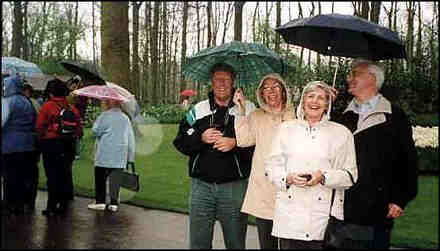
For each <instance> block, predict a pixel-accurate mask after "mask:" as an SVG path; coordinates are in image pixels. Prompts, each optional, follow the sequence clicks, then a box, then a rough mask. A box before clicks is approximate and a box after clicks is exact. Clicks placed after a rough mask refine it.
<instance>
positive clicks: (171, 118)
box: [141, 104, 186, 124]
mask: <svg viewBox="0 0 440 251" xmlns="http://www.w3.org/2000/svg"><path fill="white" fill-rule="evenodd" d="M185 112H186V110H184V109H183V108H182V107H180V106H179V105H176V104H162V105H151V106H143V107H141V114H142V116H143V117H144V118H146V119H148V118H154V119H156V120H157V121H159V123H161V124H177V123H179V122H180V120H182V118H183V116H184V115H185Z"/></svg>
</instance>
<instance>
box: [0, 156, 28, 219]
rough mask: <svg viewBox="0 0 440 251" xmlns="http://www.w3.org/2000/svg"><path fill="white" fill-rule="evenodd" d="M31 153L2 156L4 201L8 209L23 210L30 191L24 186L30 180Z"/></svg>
mask: <svg viewBox="0 0 440 251" xmlns="http://www.w3.org/2000/svg"><path fill="white" fill-rule="evenodd" d="M32 157H33V152H32V151H29V152H17V153H7V154H2V162H3V163H2V167H3V171H4V174H3V175H4V177H3V178H4V191H3V192H4V199H5V203H6V204H7V207H8V208H10V209H13V210H14V209H23V207H24V205H25V202H26V198H27V197H29V196H30V194H29V193H30V191H29V190H27V189H26V184H28V183H30V181H31V179H32V174H33V173H32V170H33V158H32Z"/></svg>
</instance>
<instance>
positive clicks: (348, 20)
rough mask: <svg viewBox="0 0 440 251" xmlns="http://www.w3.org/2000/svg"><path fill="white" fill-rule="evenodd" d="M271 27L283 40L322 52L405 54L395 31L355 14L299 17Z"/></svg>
mask: <svg viewBox="0 0 440 251" xmlns="http://www.w3.org/2000/svg"><path fill="white" fill-rule="evenodd" d="M275 30H276V31H277V32H279V33H280V34H281V36H282V37H283V38H284V40H285V41H286V42H287V43H289V44H294V45H299V46H302V47H305V48H307V49H311V50H314V51H317V52H319V53H321V54H324V55H331V56H341V57H352V58H356V57H360V58H366V59H370V60H383V59H391V58H406V53H405V46H404V44H403V42H402V41H401V40H400V38H399V36H398V34H397V33H396V32H394V31H391V30H389V29H387V28H385V27H383V26H380V25H378V24H375V23H372V22H369V21H367V20H365V19H363V18H360V17H357V16H352V15H341V14H326V15H317V16H313V17H308V18H299V19H294V20H291V21H290V22H288V23H286V24H284V25H282V26H280V27H278V28H276V29H275Z"/></svg>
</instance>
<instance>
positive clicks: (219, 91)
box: [212, 71, 234, 102]
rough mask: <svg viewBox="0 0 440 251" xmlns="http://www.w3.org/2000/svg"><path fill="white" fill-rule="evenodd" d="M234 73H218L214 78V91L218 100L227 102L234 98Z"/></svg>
mask: <svg viewBox="0 0 440 251" xmlns="http://www.w3.org/2000/svg"><path fill="white" fill-rule="evenodd" d="M233 85H234V80H233V79H232V73H230V72H224V71H217V72H215V73H214V74H213V76H212V89H213V91H214V96H215V98H216V99H217V100H219V101H223V102H226V101H228V100H229V99H230V98H231V97H232V88H233Z"/></svg>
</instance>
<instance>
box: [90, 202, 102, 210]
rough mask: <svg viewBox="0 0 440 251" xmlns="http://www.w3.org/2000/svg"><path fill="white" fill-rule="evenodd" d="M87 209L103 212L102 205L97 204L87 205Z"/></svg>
mask: <svg viewBox="0 0 440 251" xmlns="http://www.w3.org/2000/svg"><path fill="white" fill-rule="evenodd" d="M87 207H88V208H89V209H92V210H100V211H102V210H105V204H104V203H98V204H96V203H93V204H89V205H88V206H87Z"/></svg>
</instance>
